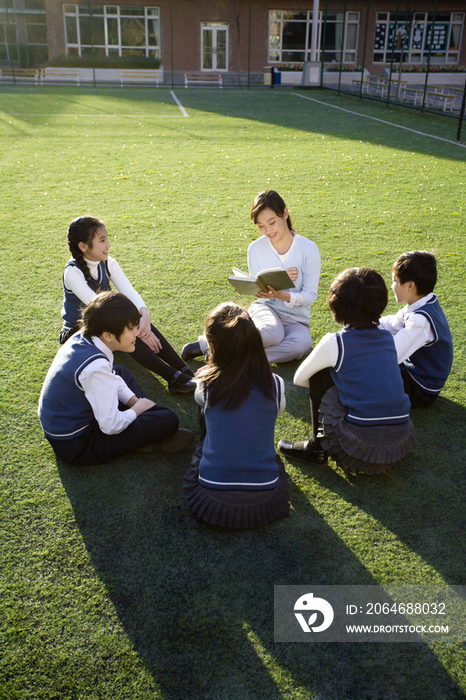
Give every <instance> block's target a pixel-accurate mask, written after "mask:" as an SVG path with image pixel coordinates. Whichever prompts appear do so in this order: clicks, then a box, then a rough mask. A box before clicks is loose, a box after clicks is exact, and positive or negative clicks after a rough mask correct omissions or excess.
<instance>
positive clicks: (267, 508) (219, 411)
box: [183, 302, 289, 529]
mask: <svg viewBox="0 0 466 700" xmlns="http://www.w3.org/2000/svg"><path fill="white" fill-rule="evenodd" d="M205 334H206V338H207V342H208V349H209V362H208V364H207V365H206V366H205V367H203V368H202V369H201V370H200V371H199V372H198V375H197V376H198V387H197V389H196V393H195V398H196V401H197V402H198V403H199V404H200V405H202V406H203V412H202V411H201V412H200V418H201V425H202V427H203V428H204V430H203V432H204V439H203V441H202V442H200V443H199V445H198V446H197V448H196V451H195V453H194V456H193V461H192V464H191V469H190V471H189V472H188V473H187V474H186V476H185V480H184V486H183V490H184V492H185V497H186V500H187V502H188V505H189V507H190V508H191V511H192V512H193V514H194V516H195V518H196V519H197V520H204V521H205V522H208V523H211V524H212V525H220V526H223V527H228V528H234V529H240V528H244V529H247V528H252V527H259V526H261V525H265V524H266V523H268V522H270V521H272V520H277V519H279V518H283V517H285V516H287V515H288V512H289V503H288V486H287V483H286V474H285V469H284V466H283V462H282V461H281V459H280V457H278V455H277V454H276V452H275V447H274V429H275V421H276V418H277V416H279V415H281V413H282V412H283V411H284V410H285V396H284V384H283V380H282V379H281V378H280V377H278V376H276V375H274V374H272V371H271V369H270V366H269V363H268V361H267V357H266V354H265V350H264V346H263V344H262V339H261V336H260V333H259V331H258V330H257V328H256V327H255V325H254V323H253V321H252V320H251V318H250V317H249V315H248V312H247V311H245V310H244V309H242V308H241V306H238V305H237V304H233V303H231V302H229V303H224V304H220V305H219V306H217V307H216V308H215V309H214V310H213V311H211V312H210V313H209V315H208V316H207V321H206V328H205Z"/></svg>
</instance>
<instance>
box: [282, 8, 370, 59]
mask: <svg viewBox="0 0 466 700" xmlns="http://www.w3.org/2000/svg"><path fill="white" fill-rule="evenodd" d="M358 33H359V12H346V13H345V12H327V13H326V15H325V17H324V14H323V13H322V12H319V18H318V30H317V60H319V61H324V62H325V63H341V62H343V63H356V51H357V46H358ZM324 35H325V45H324V46H322V44H323V39H324ZM311 43H312V12H308V11H306V10H272V11H271V12H269V62H271V63H275V62H277V63H297V62H299V63H301V62H303V61H310V60H311V48H312V46H311Z"/></svg>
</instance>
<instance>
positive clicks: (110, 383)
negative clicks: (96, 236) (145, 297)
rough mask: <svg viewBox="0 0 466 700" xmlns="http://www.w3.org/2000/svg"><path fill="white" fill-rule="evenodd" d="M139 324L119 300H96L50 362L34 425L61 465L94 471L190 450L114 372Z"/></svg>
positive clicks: (182, 433)
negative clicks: (132, 458)
mask: <svg viewBox="0 0 466 700" xmlns="http://www.w3.org/2000/svg"><path fill="white" fill-rule="evenodd" d="M139 319H140V314H139V311H138V310H137V308H136V306H135V305H134V304H133V302H132V301H130V300H129V299H128V298H127V297H125V296H124V295H123V294H120V293H119V292H103V293H101V294H98V295H97V297H96V298H95V299H94V300H93V301H91V302H90V304H88V306H86V308H85V309H84V311H83V316H82V325H81V330H80V331H78V332H77V333H75V334H74V335H73V336H71V338H69V340H68V341H67V342H66V343H65V344H64V345H62V347H61V348H60V349H59V351H58V353H57V355H56V356H55V359H54V361H53V363H52V365H51V367H50V369H49V371H48V373H47V376H46V378H45V381H44V385H43V387H42V392H41V395H40V399H39V419H40V422H41V425H42V428H43V430H44V433H45V437H46V438H47V440H48V441H49V442H50V444H51V446H52V448H53V450H54V452H55V454H56V456H57V457H59V458H60V459H62V460H63V461H65V462H68V463H70V464H75V465H87V464H99V463H105V462H108V461H109V460H111V459H114V458H115V457H119V456H120V455H124V454H126V453H128V452H132V451H133V450H136V449H139V450H140V451H144V452H149V451H151V450H152V449H158V450H161V451H162V452H178V451H180V450H184V449H186V448H188V447H189V446H190V445H191V444H192V442H193V440H194V435H193V434H192V433H191V431H189V430H183V429H178V416H177V415H176V413H175V412H174V411H172V410H171V409H168V408H165V407H164V406H159V405H157V404H155V403H154V401H151V400H150V399H148V398H147V397H146V395H145V394H144V392H143V390H142V389H141V387H140V386H139V385H138V383H137V382H136V380H135V379H134V377H133V375H132V374H131V372H130V371H129V370H128V369H126V367H124V366H123V365H119V366H116V367H113V353H114V352H115V351H116V350H120V351H123V352H133V351H134V348H135V342H136V336H137V334H138V326H139ZM122 409H123V410H122Z"/></svg>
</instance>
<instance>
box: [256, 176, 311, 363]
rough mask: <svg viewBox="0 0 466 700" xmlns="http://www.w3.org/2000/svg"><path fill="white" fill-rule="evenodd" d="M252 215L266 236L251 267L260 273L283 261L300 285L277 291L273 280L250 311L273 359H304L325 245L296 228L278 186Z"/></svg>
mask: <svg viewBox="0 0 466 700" xmlns="http://www.w3.org/2000/svg"><path fill="white" fill-rule="evenodd" d="M251 219H252V220H253V221H254V223H255V224H256V225H257V228H258V230H259V233H260V234H261V236H260V238H258V239H257V240H256V241H254V242H253V243H251V245H250V246H249V248H248V267H249V273H250V274H251V275H254V276H256V275H257V274H258V273H259V272H260V271H261V270H265V269H268V268H272V267H281V268H283V269H284V270H286V271H287V272H288V275H289V276H290V278H291V280H292V282H293V283H294V287H293V288H292V289H284V290H281V291H279V292H277V291H275V289H273V287H270V286H269V287H268V292H260V293H259V294H257V296H256V298H257V301H255V302H254V303H253V304H252V305H251V306H250V307H249V315H250V316H251V318H252V320H253V321H254V324H255V326H256V327H257V329H258V331H259V333H260V334H261V336H262V342H263V343H264V348H265V353H266V355H267V358H268V360H269V362H270V363H272V362H290V361H291V360H298V359H300V358H301V357H303V355H306V354H307V353H308V352H309V351H310V349H311V345H312V339H311V333H310V330H309V316H310V313H311V306H312V304H313V303H314V302H315V300H316V299H317V288H318V286H319V278H320V253H319V249H318V247H317V246H316V244H315V243H313V241H310V240H309V239H307V238H303V237H302V236H300V235H299V234H297V233H296V232H295V231H294V230H293V227H292V224H291V219H290V215H289V213H288V209H287V207H286V205H285V202H284V201H283V199H282V198H281V197H280V195H279V194H278V193H277V192H275V190H265V192H261V193H260V194H258V195H257V197H256V198H255V200H254V204H253V205H252V210H251Z"/></svg>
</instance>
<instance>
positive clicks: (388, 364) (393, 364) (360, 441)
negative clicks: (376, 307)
mask: <svg viewBox="0 0 466 700" xmlns="http://www.w3.org/2000/svg"><path fill="white" fill-rule="evenodd" d="M321 373H322V374H324V375H326V376H328V379H324V382H323V385H324V387H325V393H324V395H323V397H321V396H313V393H312V387H313V386H315V383H314V382H313V380H314V379H315V378H316V377H319V376H320V375H321ZM310 380H311V381H310ZM294 383H295V384H297V385H299V386H306V387H310V391H311V405H312V404H313V403H314V405H317V406H318V431H317V430H316V431H315V432H316V434H317V436H318V437H319V438H320V445H321V448H322V450H324V451H326V452H327V453H328V454H330V455H331V456H332V457H333V459H334V460H335V461H336V463H337V464H338V465H339V466H340V467H342V469H344V470H345V471H350V472H359V471H362V472H366V473H368V474H379V473H381V472H383V471H386V470H387V469H389V468H390V467H391V466H392V465H393V464H394V463H396V462H397V461H399V460H400V459H402V458H403V457H404V456H405V455H407V454H408V452H409V451H410V450H411V449H412V447H413V444H414V427H413V425H412V422H411V420H410V417H409V410H410V402H409V398H408V396H407V395H406V394H405V392H404V389H403V382H402V379H401V375H400V372H399V369H398V361H397V355H396V350H395V346H394V343H393V338H392V337H391V335H390V333H388V332H387V331H384V330H382V329H379V328H376V327H374V328H368V329H355V328H344V329H343V330H342V331H340V332H338V333H327V334H326V335H325V336H324V337H323V338H322V340H321V341H320V342H319V343H318V344H317V345H316V347H315V348H314V350H313V352H312V353H311V354H310V355H309V356H308V357H307V358H306V359H305V360H304V362H303V363H302V364H301V365H300V367H299V368H298V370H297V371H296V374H295V377H294ZM332 384H333V386H332Z"/></svg>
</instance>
